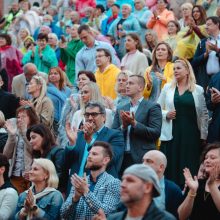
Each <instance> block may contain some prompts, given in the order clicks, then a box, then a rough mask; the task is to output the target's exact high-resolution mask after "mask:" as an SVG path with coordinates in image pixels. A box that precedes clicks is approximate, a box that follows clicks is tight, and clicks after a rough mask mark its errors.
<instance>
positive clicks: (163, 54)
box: [144, 41, 173, 102]
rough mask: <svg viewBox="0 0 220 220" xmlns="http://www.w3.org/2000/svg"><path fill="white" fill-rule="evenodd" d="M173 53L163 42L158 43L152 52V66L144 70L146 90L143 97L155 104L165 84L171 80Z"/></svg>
mask: <svg viewBox="0 0 220 220" xmlns="http://www.w3.org/2000/svg"><path fill="white" fill-rule="evenodd" d="M172 57H173V51H172V49H171V47H170V46H169V44H167V43H165V42H164V41H162V42H160V43H158V44H157V45H156V47H155V49H154V51H153V55H152V65H151V66H149V67H148V68H147V69H146V76H145V77H146V88H145V91H144V97H146V98H148V99H149V100H151V101H153V102H156V101H157V99H158V97H159V95H160V92H161V89H162V88H163V87H164V85H165V83H167V82H170V81H171V80H172V78H173V63H172Z"/></svg>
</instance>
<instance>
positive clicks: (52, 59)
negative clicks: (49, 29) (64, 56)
mask: <svg viewBox="0 0 220 220" xmlns="http://www.w3.org/2000/svg"><path fill="white" fill-rule="evenodd" d="M37 44H38V45H37V46H36V47H35V48H34V47H33V49H32V50H31V51H28V52H27V53H26V54H25V55H24V57H23V59H22V63H23V64H26V63H34V64H35V65H36V67H37V69H38V70H39V71H42V72H45V73H48V72H49V69H50V68H51V67H56V66H58V61H57V58H56V54H55V52H54V50H53V49H52V48H51V47H50V46H49V45H48V36H47V35H46V34H43V33H40V34H39V35H38V37H37Z"/></svg>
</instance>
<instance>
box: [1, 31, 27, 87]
mask: <svg viewBox="0 0 220 220" xmlns="http://www.w3.org/2000/svg"><path fill="white" fill-rule="evenodd" d="M11 44H12V41H11V37H10V36H9V35H8V34H0V62H1V68H2V69H5V70H6V72H7V75H8V91H11V83H12V79H13V77H14V76H16V75H18V74H20V73H22V72H23V70H22V67H21V60H22V56H23V55H22V53H21V52H20V51H19V50H17V49H16V48H15V47H13V46H12V45H11Z"/></svg>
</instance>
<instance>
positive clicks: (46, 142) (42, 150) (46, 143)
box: [26, 124, 66, 192]
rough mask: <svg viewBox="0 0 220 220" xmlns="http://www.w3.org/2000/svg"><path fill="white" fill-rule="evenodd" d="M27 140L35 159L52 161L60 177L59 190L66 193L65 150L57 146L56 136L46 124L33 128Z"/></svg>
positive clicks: (29, 131)
mask: <svg viewBox="0 0 220 220" xmlns="http://www.w3.org/2000/svg"><path fill="white" fill-rule="evenodd" d="M26 136H27V139H28V141H29V142H30V145H31V147H32V149H33V151H34V152H33V154H34V157H35V158H39V157H41V158H47V159H49V160H51V161H52V162H53V164H54V166H55V168H56V172H57V175H58V177H59V190H60V191H61V192H65V190H66V188H65V187H66V182H65V181H66V179H65V177H66V176H65V175H64V172H63V171H64V170H63V166H64V150H63V148H60V147H58V146H56V141H55V138H54V135H53V134H52V132H51V131H50V130H49V128H48V127H47V126H45V125H44V124H37V125H33V126H31V127H30V128H29V129H28V130H27V134H26Z"/></svg>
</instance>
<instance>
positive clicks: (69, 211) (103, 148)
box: [61, 141, 120, 220]
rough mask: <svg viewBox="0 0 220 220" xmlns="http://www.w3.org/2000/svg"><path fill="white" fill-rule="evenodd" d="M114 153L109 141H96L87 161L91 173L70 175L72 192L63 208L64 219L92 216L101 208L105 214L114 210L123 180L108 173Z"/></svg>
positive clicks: (87, 167) (88, 217)
mask: <svg viewBox="0 0 220 220" xmlns="http://www.w3.org/2000/svg"><path fill="white" fill-rule="evenodd" d="M112 157H113V152H112V149H111V146H110V144H108V143H106V142H102V141H97V142H95V143H94V144H93V146H92V148H91V150H90V151H89V155H88V158H87V162H86V166H85V168H86V170H89V171H90V174H89V176H87V177H86V176H85V175H84V178H83V177H80V176H78V175H77V174H76V173H75V174H74V175H72V176H71V184H72V187H71V192H70V194H69V196H68V198H67V200H66V201H65V202H64V204H63V206H62V208H61V217H62V218H63V219H66V220H67V219H69V220H70V219H88V220H90V219H92V217H93V216H94V215H95V214H97V212H98V210H99V209H100V208H102V209H103V210H104V212H105V214H106V215H108V214H110V213H112V212H114V211H115V210H116V208H117V206H118V204H119V202H120V180H118V179H116V178H114V177H113V176H111V175H110V174H108V173H107V172H106V168H107V166H108V164H109V163H110V162H111V160H112Z"/></svg>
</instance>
